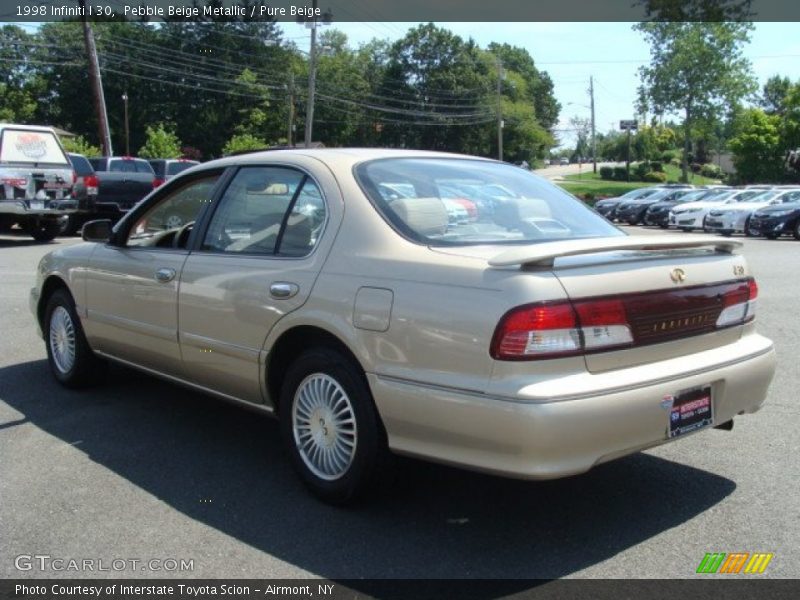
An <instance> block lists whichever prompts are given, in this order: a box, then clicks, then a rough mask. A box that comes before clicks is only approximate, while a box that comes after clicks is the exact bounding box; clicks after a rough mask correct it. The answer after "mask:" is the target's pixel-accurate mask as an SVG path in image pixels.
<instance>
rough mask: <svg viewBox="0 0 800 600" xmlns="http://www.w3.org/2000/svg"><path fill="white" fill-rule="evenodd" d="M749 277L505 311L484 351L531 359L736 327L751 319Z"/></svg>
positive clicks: (752, 294)
mask: <svg viewBox="0 0 800 600" xmlns="http://www.w3.org/2000/svg"><path fill="white" fill-rule="evenodd" d="M757 297H758V286H757V285H756V282H755V280H753V279H752V278H748V279H745V280H741V281H736V282H729V283H722V284H711V285H708V286H696V287H694V288H684V289H682V290H680V291H675V290H661V291H655V292H641V293H636V294H628V295H623V296H620V297H617V298H615V297H611V298H610V297H601V298H586V299H578V300H574V301H568V300H563V301H557V302H540V303H537V304H527V305H524V306H519V307H517V308H514V309H512V310H510V311H509V312H507V313H506V314H505V315H504V316H503V317H502V318H501V319H500V322H499V323H498V325H497V328H496V329H495V332H494V336H493V337H492V343H491V346H490V349H489V353H490V354H491V356H492V358H495V359H497V360H535V359H543V358H558V357H563V356H575V355H580V354H585V353H592V352H602V351H606V350H612V349H618V348H629V347H632V346H639V345H647V344H653V343H659V342H664V341H669V340H671V339H678V338H681V337H687V336H691V335H700V334H703V333H708V332H711V331H714V330H715V329H721V328H724V327H731V326H735V325H741V324H743V323H747V322H749V321H751V320H752V319H753V318H754V317H755V309H756V298H757Z"/></svg>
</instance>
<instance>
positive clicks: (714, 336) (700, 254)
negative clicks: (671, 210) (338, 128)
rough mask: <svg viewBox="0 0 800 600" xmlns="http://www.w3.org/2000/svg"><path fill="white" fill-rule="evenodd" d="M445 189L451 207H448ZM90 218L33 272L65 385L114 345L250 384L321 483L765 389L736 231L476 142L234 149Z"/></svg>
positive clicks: (634, 432) (767, 362) (614, 438)
mask: <svg viewBox="0 0 800 600" xmlns="http://www.w3.org/2000/svg"><path fill="white" fill-rule="evenodd" d="M498 186H502V189H504V190H505V193H504V194H503V195H497V194H493V193H487V194H484V195H483V197H482V198H481V199H479V198H477V197H476V198H470V197H469V195H470V194H471V193H473V192H471V191H470V190H473V191H474V193H475V194H480V190H481V189H482V188H487V189H489V188H493V189H497V187H498ZM387 187H388V188H391V189H402V190H403V193H402V194H385V193H382V191H381V190H385V189H386V188H387ZM455 187H457V188H458V189H459V190H460V193H461V194H462V195H463V200H466V201H470V202H472V203H473V204H474V206H475V211H476V212H475V214H474V215H471V216H470V219H468V220H461V221H455V222H454V221H453V219H450V218H449V216H448V209H447V206H446V204H445V202H443V200H442V198H443V197H444V198H450V197H451V196H452V189H453V188H455ZM445 189H446V190H447V191H446V192H444V191H443V190H445ZM486 198H491V201H487V200H486ZM176 215H177V216H180V220H178V219H177V218H173V217H175V216H176ZM178 222H179V223H181V224H180V225H179V226H176V225H175V224H176V223H178ZM83 239H84V241H85V242H86V243H82V244H78V245H74V246H71V247H67V248H62V249H58V250H56V251H54V252H52V253H50V254H48V255H47V256H45V257H44V258H43V259H42V261H41V263H40V265H39V269H38V280H37V284H36V287H35V288H34V289H33V290H32V291H31V309H32V311H33V313H34V315H35V317H36V320H37V322H38V323H39V325H40V327H41V329H42V331H43V334H44V339H45V343H46V348H47V355H48V359H49V364H50V368H51V370H52V373H53V375H54V376H55V378H56V379H57V380H58V381H59V382H61V383H62V384H63V385H65V386H68V387H79V386H82V385H85V384H87V383H88V382H90V380H91V379H92V377H93V376H94V375H95V374H96V373H97V372H98V371H99V369H101V367H102V365H103V363H104V362H105V361H106V360H114V361H118V362H120V363H123V364H125V365H129V366H132V367H136V368H138V369H142V370H144V371H146V372H148V373H152V374H154V375H158V376H161V377H164V378H166V379H168V380H170V381H173V382H178V383H181V384H184V385H187V386H189V387H191V388H193V389H196V390H198V391H200V392H204V393H209V394H213V395H216V396H219V397H221V398H224V399H228V400H232V401H236V402H242V403H247V404H250V405H253V406H258V407H261V408H263V409H264V410H265V411H268V412H270V413H273V414H275V415H276V416H277V417H278V418H279V419H280V422H281V430H282V433H283V437H284V440H285V444H286V446H287V448H288V451H289V454H290V456H291V458H292V462H293V464H294V467H295V468H296V469H297V471H298V472H299V474H300V476H301V477H302V479H303V480H304V482H305V483H306V484H307V485H308V486H309V487H310V489H311V490H312V491H313V492H314V493H316V494H317V495H318V496H320V497H322V498H323V499H325V500H327V501H330V502H346V501H349V500H351V499H353V498H355V497H356V496H358V495H359V493H361V492H363V491H365V490H367V489H369V487H370V483H371V481H372V480H373V478H374V476H375V475H376V474H378V472H379V471H380V470H381V469H382V465H383V461H382V458H384V457H385V456H387V453H388V452H390V451H391V452H395V453H400V454H406V455H411V456H417V457H422V458H425V459H429V460H435V461H440V462H444V463H448V464H452V465H459V466H463V467H467V468H471V469H477V470H482V471H486V472H491V473H496V474H501V475H506V476H511V477H519V478H527V479H546V478H554V477H562V476H566V475H573V474H577V473H582V472H584V471H586V470H588V469H590V468H592V467H593V466H594V465H597V464H599V463H603V462H606V461H609V460H612V459H614V458H617V457H620V456H623V455H626V454H630V453H633V452H636V451H638V450H641V449H644V448H648V447H651V446H655V445H658V444H662V443H664V442H667V441H670V440H674V439H676V438H678V437H681V436H684V435H687V434H690V433H694V432H696V431H698V430H700V429H703V428H707V427H713V426H719V425H723V426H724V425H726V424H728V423H730V422H731V420H732V419H733V418H734V417H735V416H736V415H741V414H744V413H751V412H754V411H756V410H758V408H759V407H760V406H761V404H762V403H763V401H764V399H765V397H766V394H767V388H768V386H769V383H770V381H771V379H772V376H773V372H774V365H775V358H774V351H773V346H772V343H771V342H770V341H769V340H768V339H766V338H764V337H762V336H761V335H759V334H758V333H757V332H756V330H755V325H754V314H755V308H756V296H757V294H758V288H757V286H756V283H755V281H754V279H753V277H752V276H751V274H750V271H749V269H748V267H747V264H746V263H745V260H744V258H743V257H742V256H741V255H738V254H736V253H735V249H736V247H737V246H738V245H740V242H738V241H735V240H730V239H722V238H710V237H700V236H686V235H680V236H675V235H671V236H669V235H660V236H654V237H651V236H628V235H626V234H625V233H623V232H622V231H620V230H619V229H617V228H616V227H614V226H613V225H611V224H610V223H608V222H607V221H605V220H604V219H603V218H602V217H600V216H599V215H597V214H596V213H594V212H593V211H591V210H590V209H588V208H586V207H585V206H584V205H583V204H582V203H581V202H579V201H577V200H576V199H574V198H573V197H572V196H569V195H568V194H566V193H565V192H563V191H561V190H560V189H558V188H556V187H555V186H553V185H551V184H550V183H548V182H546V181H545V180H543V179H540V178H538V177H537V176H535V175H533V174H531V173H530V172H528V171H525V170H523V169H519V168H516V167H513V166H510V165H505V164H502V163H498V162H495V161H490V160H484V159H478V158H474V157H467V156H458V155H448V154H439V153H430V152H415V151H399V150H398V151H390V150H346V149H341V150H333V149H330V150H328V149H324V150H276V151H270V152H261V153H253V154H248V155H242V156H235V157H229V158H225V159H221V160H217V161H213V162H209V163H205V164H203V165H199V166H197V167H193V168H191V169H189V170H187V171H185V172H184V173H182V174H181V175H179V176H178V177H176V178H175V179H173V180H171V181H169V182H167V183H166V184H165V185H164V186H162V187H160V188H158V189H157V190H155V191H154V192H152V193H151V194H150V195H149V196H148V197H147V198H146V199H144V200H143V201H142V202H141V203H140V204H139V205H138V206H136V207H135V208H134V209H133V210H131V211H130V213H129V214H127V215H126V217H125V218H124V219H122V220H121V221H120V222H119V223H118V224H117V225H116V226H115V227H114V228H113V230H112V229H111V226H110V223H109V222H106V221H94V222H92V223H89V224H87V225H86V226H85V227H84V230H83Z"/></svg>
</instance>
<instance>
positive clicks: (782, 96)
mask: <svg viewBox="0 0 800 600" xmlns="http://www.w3.org/2000/svg"><path fill="white" fill-rule="evenodd" d="M791 89H792V81H791V80H790V79H789V78H788V77H781V76H780V75H773V76H772V77H770V78H769V79H767V82H766V83H765V84H764V87H763V88H762V90H761V98H759V101H758V103H759V105H760V106H761V108H763V109H764V112H766V113H767V114H768V115H774V114H779V115H780V114H783V113H784V111H785V110H786V99H787V96H788V95H789V92H790V91H791Z"/></svg>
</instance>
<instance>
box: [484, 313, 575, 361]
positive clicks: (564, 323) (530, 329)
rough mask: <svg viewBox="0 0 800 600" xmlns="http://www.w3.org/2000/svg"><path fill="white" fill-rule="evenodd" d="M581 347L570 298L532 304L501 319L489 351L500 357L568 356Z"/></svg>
mask: <svg viewBox="0 0 800 600" xmlns="http://www.w3.org/2000/svg"><path fill="white" fill-rule="evenodd" d="M580 350H581V343H580V336H579V333H578V329H577V322H576V315H575V310H574V309H573V308H572V304H570V303H569V302H552V303H541V304H529V305H526V306H520V307H518V308H515V309H513V310H511V311H509V312H508V313H506V314H505V316H504V317H503V318H502V319H501V320H500V323H499V324H498V325H497V328H496V329H495V333H494V336H493V338H492V345H491V348H490V354H491V355H492V357H493V358H496V359H498V360H527V359H531V358H536V357H542V356H548V357H554V356H569V355H571V354H577V353H579V352H580Z"/></svg>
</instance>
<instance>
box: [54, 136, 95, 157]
mask: <svg viewBox="0 0 800 600" xmlns="http://www.w3.org/2000/svg"><path fill="white" fill-rule="evenodd" d="M61 145H62V146H64V150H66V151H67V152H72V153H74V154H83V155H84V156H100V154H101V152H100V148H98V147H97V146H93V145H92V144H90V143H89V142H87V141H86V139H85V138H84V137H83V136H82V135H79V136H76V137H74V138H73V137H62V138H61Z"/></svg>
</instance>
